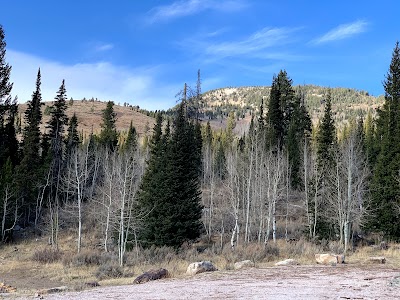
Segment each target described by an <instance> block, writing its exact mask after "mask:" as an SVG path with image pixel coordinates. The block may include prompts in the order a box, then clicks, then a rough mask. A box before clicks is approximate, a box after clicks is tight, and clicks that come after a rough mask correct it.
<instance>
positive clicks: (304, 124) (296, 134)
mask: <svg viewBox="0 0 400 300" xmlns="http://www.w3.org/2000/svg"><path fill="white" fill-rule="evenodd" d="M291 114H292V115H291V119H290V123H289V129H288V134H287V138H286V148H287V151H288V158H289V166H290V171H291V172H290V179H291V186H292V187H293V188H294V189H299V188H300V187H301V186H302V178H301V156H302V146H303V143H304V139H308V138H309V135H310V132H311V118H310V116H309V114H308V112H307V109H306V107H305V105H304V97H302V96H301V95H296V96H295V97H294V101H293V106H292V113H291Z"/></svg>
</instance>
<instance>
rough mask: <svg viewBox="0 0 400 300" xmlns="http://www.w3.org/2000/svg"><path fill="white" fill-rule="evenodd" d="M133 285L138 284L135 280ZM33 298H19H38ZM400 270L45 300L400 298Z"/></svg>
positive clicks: (205, 278) (279, 271) (265, 276)
mask: <svg viewBox="0 0 400 300" xmlns="http://www.w3.org/2000/svg"><path fill="white" fill-rule="evenodd" d="M132 281H133V279H132ZM33 298H34V297H33V296H25V297H23V298H22V297H20V298H19V299H33ZM399 298H400V270H399V269H394V268H388V267H385V266H374V265H369V266H349V265H338V266H293V267H279V268H278V267H270V268H263V269H256V268H252V269H247V270H240V271H217V272H212V273H203V274H198V275H196V276H193V277H187V278H180V279H178V278H171V279H166V280H160V281H152V282H149V283H145V284H139V285H133V284H132V285H126V286H112V287H98V288H94V289H91V290H85V291H81V292H66V293H60V294H51V295H44V299H399Z"/></svg>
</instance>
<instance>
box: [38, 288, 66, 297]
mask: <svg viewBox="0 0 400 300" xmlns="http://www.w3.org/2000/svg"><path fill="white" fill-rule="evenodd" d="M67 290H68V287H67V286H59V287H54V288H49V289H44V290H40V291H38V292H37V295H46V294H54V293H61V292H66V291H67Z"/></svg>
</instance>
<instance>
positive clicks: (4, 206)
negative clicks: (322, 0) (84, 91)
mask: <svg viewBox="0 0 400 300" xmlns="http://www.w3.org/2000/svg"><path fill="white" fill-rule="evenodd" d="M399 54H400V50H399V44H398V43H396V46H395V48H394V50H393V55H392V61H391V64H390V67H389V71H388V74H387V75H386V78H385V81H384V88H385V102H384V105H383V106H382V107H381V108H380V109H379V111H378V112H377V115H376V117H374V116H373V115H372V114H368V115H367V117H366V119H365V120H364V119H363V118H362V117H357V118H353V119H352V120H350V122H349V125H348V126H346V127H345V128H344V129H343V130H341V131H340V132H338V130H337V128H336V126H335V122H334V117H333V116H334V112H333V111H332V105H331V104H332V103H331V102H332V96H331V92H330V90H329V89H328V90H327V92H326V95H325V98H324V113H323V117H322V119H321V120H319V121H318V123H317V124H314V125H313V124H312V122H311V118H310V116H309V113H308V110H307V105H306V103H305V91H304V90H301V89H295V88H294V87H293V85H292V80H291V79H290V77H289V75H288V74H287V72H286V71H284V70H281V71H280V72H279V73H278V75H276V76H274V77H273V79H272V84H271V91H270V96H269V98H268V99H267V98H262V99H261V105H260V107H259V111H258V114H257V115H256V114H253V115H252V120H251V123H250V126H249V130H248V131H247V132H246V133H245V134H244V135H243V136H240V137H238V136H236V135H235V134H234V128H235V122H236V116H235V114H234V113H233V112H231V113H230V114H229V116H228V125H227V127H226V129H224V130H220V131H213V130H212V129H211V126H210V123H207V124H206V125H201V122H200V120H199V116H201V103H202V101H203V99H202V94H201V80H200V72H199V73H198V82H197V86H196V88H195V89H193V90H190V89H188V88H187V87H186V85H185V88H184V90H183V92H182V93H181V102H180V104H179V105H178V106H177V109H176V110H175V112H174V114H172V113H171V112H168V114H167V115H166V114H162V113H160V112H159V113H156V114H155V117H156V124H155V126H154V128H153V133H152V136H151V137H150V140H149V142H148V143H147V142H146V143H141V142H140V140H139V139H138V135H137V133H136V130H135V128H134V127H133V126H132V124H131V126H130V129H129V131H128V134H127V137H126V138H125V139H124V140H122V139H119V132H118V131H117V129H116V127H115V122H116V117H117V116H116V114H115V113H114V110H113V105H114V104H113V102H111V101H110V102H108V103H107V107H106V109H105V110H104V111H103V118H102V120H103V121H102V125H101V126H102V130H101V132H100V134H99V135H95V134H93V133H92V134H91V135H90V136H89V137H88V138H87V139H85V140H83V139H82V137H80V136H79V134H78V130H77V127H78V119H77V117H76V116H75V115H74V116H72V117H71V118H70V119H69V118H68V117H67V116H66V113H65V111H66V108H67V92H66V84H65V82H64V81H62V83H61V86H60V88H59V90H58V92H57V93H56V96H55V99H54V100H55V101H54V103H53V105H52V107H51V109H50V110H49V114H50V120H49V121H48V122H47V124H45V126H46V130H45V132H44V133H42V132H41V131H40V125H42V123H43V120H42V113H41V106H42V105H43V102H42V96H41V71H40V69H39V70H38V73H37V79H36V87H35V90H34V91H33V93H32V97H31V100H30V101H28V103H27V110H26V112H25V115H24V118H25V126H24V127H23V128H22V137H21V138H20V139H17V134H16V126H17V123H18V122H16V116H17V113H18V106H17V99H16V98H14V99H13V98H12V96H11V91H12V83H10V72H11V66H10V65H9V64H8V63H7V62H6V43H5V37H4V31H3V28H2V27H1V26H0V170H1V173H0V220H1V233H0V237H1V239H2V241H3V242H6V241H7V240H10V239H12V234H13V232H14V230H15V229H16V228H17V227H19V228H33V229H34V231H33V232H34V234H36V235H42V236H48V237H49V243H50V244H51V245H52V246H53V247H55V248H57V247H58V246H59V234H60V231H63V230H72V231H73V232H74V233H75V234H76V236H77V245H76V247H77V251H78V252H79V251H81V249H82V247H85V240H84V237H83V233H84V232H87V231H88V230H89V231H90V230H94V231H95V233H96V234H94V233H93V234H94V235H95V236H96V239H97V240H98V241H100V244H101V247H102V249H103V251H105V252H109V251H115V252H117V253H118V258H119V263H120V264H121V265H122V264H123V263H124V255H125V253H126V251H131V250H136V251H139V250H140V249H141V248H142V247H160V246H170V247H173V248H176V249H178V248H179V247H181V246H182V245H184V244H185V243H191V242H194V241H197V240H198V239H199V238H200V237H201V236H203V237H205V238H207V239H208V241H210V242H212V243H217V242H218V243H221V246H223V244H224V243H227V242H229V243H230V245H231V247H232V248H233V249H234V248H235V247H236V246H237V245H238V244H240V243H251V242H258V243H264V244H267V243H270V242H275V241H276V240H277V239H279V238H285V239H287V240H289V239H291V238H300V237H305V238H307V239H310V240H321V239H327V240H338V241H340V243H341V244H342V245H343V248H344V250H345V251H347V250H348V248H349V245H350V242H351V240H352V237H353V235H354V234H355V233H360V232H375V233H379V234H381V235H382V236H386V237H388V238H391V239H393V240H398V239H400V223H399V218H400V208H399V207H400V205H399V204H400V198H399V196H400V195H399V192H400V183H399V180H400V174H399V170H400V165H399V164H400V111H399V110H400V106H399V97H400V56H399ZM188 90H189V91H191V92H190V93H189V92H188Z"/></svg>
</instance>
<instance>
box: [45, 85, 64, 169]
mask: <svg viewBox="0 0 400 300" xmlns="http://www.w3.org/2000/svg"><path fill="white" fill-rule="evenodd" d="M54 100H55V101H54V104H53V105H52V106H51V112H50V120H49V122H48V125H47V128H48V129H49V133H48V136H49V139H50V154H51V157H52V160H53V161H54V162H55V163H56V165H59V164H61V162H62V160H63V150H64V147H63V140H64V128H65V126H66V125H67V124H68V117H67V115H66V113H65V111H66V110H67V95H66V89H65V81H64V80H63V81H62V83H61V86H60V88H59V90H58V92H57V95H56V97H55V98H54Z"/></svg>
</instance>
